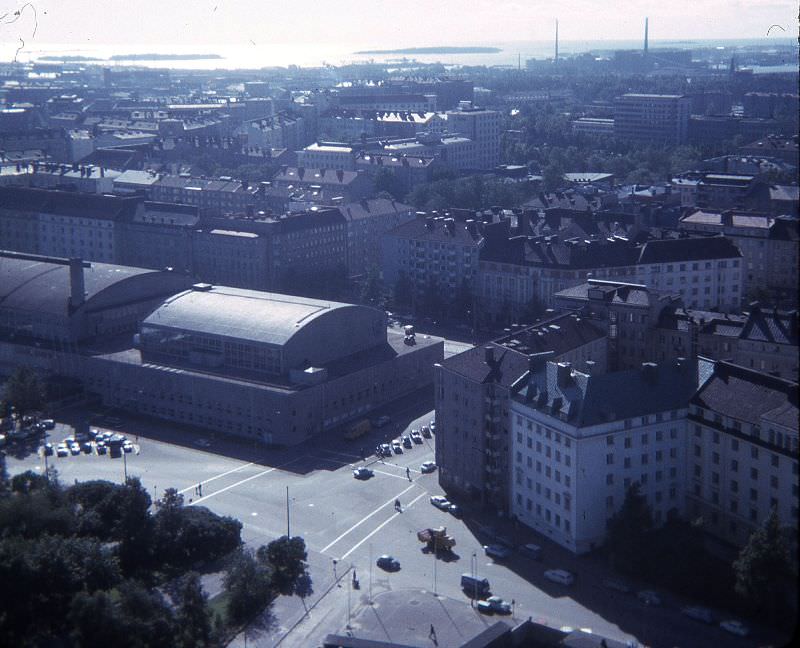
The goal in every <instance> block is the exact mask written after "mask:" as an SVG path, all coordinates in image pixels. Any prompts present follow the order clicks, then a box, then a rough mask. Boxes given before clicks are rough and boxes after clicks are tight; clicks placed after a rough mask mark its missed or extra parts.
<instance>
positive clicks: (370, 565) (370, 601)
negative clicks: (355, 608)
mask: <svg viewBox="0 0 800 648" xmlns="http://www.w3.org/2000/svg"><path fill="white" fill-rule="evenodd" d="M369 604H370V605H372V543H371V542H370V543H369Z"/></svg>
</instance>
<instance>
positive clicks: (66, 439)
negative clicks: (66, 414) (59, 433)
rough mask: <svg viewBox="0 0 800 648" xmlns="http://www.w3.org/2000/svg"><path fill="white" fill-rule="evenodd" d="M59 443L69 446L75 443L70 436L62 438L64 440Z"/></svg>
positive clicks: (73, 438)
mask: <svg viewBox="0 0 800 648" xmlns="http://www.w3.org/2000/svg"><path fill="white" fill-rule="evenodd" d="M61 443H63V444H64V445H68V446H71V445H72V444H73V443H75V437H72V436H68V437H64V440H63V441H62V442H61Z"/></svg>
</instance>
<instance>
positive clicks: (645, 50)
mask: <svg viewBox="0 0 800 648" xmlns="http://www.w3.org/2000/svg"><path fill="white" fill-rule="evenodd" d="M649 20H650V19H649V18H645V19H644V53H645V54H647V28H648V22H649Z"/></svg>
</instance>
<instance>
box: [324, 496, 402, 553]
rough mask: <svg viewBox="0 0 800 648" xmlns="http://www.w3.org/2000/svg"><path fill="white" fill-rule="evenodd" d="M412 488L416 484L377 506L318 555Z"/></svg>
mask: <svg viewBox="0 0 800 648" xmlns="http://www.w3.org/2000/svg"><path fill="white" fill-rule="evenodd" d="M414 486H416V484H411V485H410V486H409V487H408V488H406V489H405V490H404V491H402V492H401V493H398V494H397V495H394V496H392V497H391V498H390V499H388V500H386V502H385V503H383V504H381V505H380V506H378V508H376V509H375V510H374V511H372V513H369V514H368V515H365V516H364V517H363V518H361V519H360V520H359V521H358V522H356V523H355V524H354V525H353V526H351V527H350V528H349V529H347V531H345V532H344V533H342V534H341V535H340V536H339V537H338V538H336V539H335V540H334V541H333V542H331V543H330V544H328V545H326V546H325V547H323V548H322V549H321V550H320V553H325V552H326V551H327V550H328V549H330V548H331V547H332V546H333V545H335V544H336V543H337V542H339V540H341V539H342V538H344V537H345V536H346V535H347V534H348V533H350V532H351V531H353V530H355V529H357V528H358V527H360V526H361V525H362V524H364V522H366V521H367V520H369V519H370V518H371V517H372V516H373V515H375V514H376V513H378V512H379V511H380V510H381V509H383V508H384V507H386V506H388V505H389V504H392V503H393V502H394V501H395V500H397V499H399V498H400V496H401V495H405V494H406V493H407V492H408V491H410V490H411V489H412V488H414Z"/></svg>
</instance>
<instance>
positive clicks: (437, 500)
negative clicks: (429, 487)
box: [431, 495, 450, 511]
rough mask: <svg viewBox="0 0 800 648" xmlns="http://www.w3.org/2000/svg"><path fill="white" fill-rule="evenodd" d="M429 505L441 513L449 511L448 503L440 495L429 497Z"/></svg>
mask: <svg viewBox="0 0 800 648" xmlns="http://www.w3.org/2000/svg"><path fill="white" fill-rule="evenodd" d="M431 504H433V505H434V506H435V507H436V508H438V509H440V510H442V511H447V510H449V509H450V502H449V501H448V500H447V498H446V497H444V496H442V495H431Z"/></svg>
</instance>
